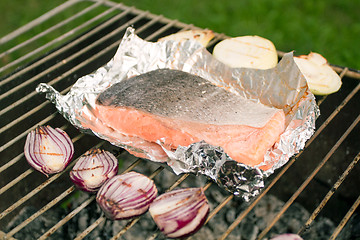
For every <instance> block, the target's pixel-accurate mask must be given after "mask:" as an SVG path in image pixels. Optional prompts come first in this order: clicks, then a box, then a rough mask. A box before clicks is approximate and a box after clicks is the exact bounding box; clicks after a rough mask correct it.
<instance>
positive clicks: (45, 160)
mask: <svg viewBox="0 0 360 240" xmlns="http://www.w3.org/2000/svg"><path fill="white" fill-rule="evenodd" d="M24 154H25V158H26V160H27V161H28V163H29V164H30V165H31V166H32V167H33V168H34V169H36V170H38V171H40V172H41V173H43V174H45V175H46V176H48V174H53V173H58V172H61V171H63V170H64V169H65V167H66V166H67V165H68V164H69V163H70V161H71V159H72V157H73V154H74V145H73V143H72V141H71V139H70V137H69V136H68V135H67V134H66V132H64V131H63V130H61V129H60V128H55V129H54V128H52V127H50V126H38V127H37V128H36V129H35V130H32V131H31V132H30V133H29V134H28V135H27V137H26V141H25V146H24Z"/></svg>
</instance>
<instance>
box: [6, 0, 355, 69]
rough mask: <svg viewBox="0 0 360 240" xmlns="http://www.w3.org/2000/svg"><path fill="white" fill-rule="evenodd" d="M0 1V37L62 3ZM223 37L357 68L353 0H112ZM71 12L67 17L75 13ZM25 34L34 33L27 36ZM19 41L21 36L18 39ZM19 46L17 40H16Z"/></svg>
mask: <svg viewBox="0 0 360 240" xmlns="http://www.w3.org/2000/svg"><path fill="white" fill-rule="evenodd" d="M63 2H64V1H62V0H0V9H1V15H2V20H1V21H0V37H3V36H5V35H6V34H7V33H9V32H12V31H13V30H15V29H17V28H19V27H21V26H23V25H24V24H26V23H28V22H29V21H31V20H33V19H35V18H37V17H39V16H40V15H41V14H43V13H45V12H47V11H49V10H51V9H52V8H54V7H55V6H57V5H59V4H61V3H63ZM114 2H122V3H124V4H125V5H128V6H135V7H136V8H138V9H142V10H149V11H150V12H152V13H154V14H162V15H163V16H165V17H167V18H170V19H178V20H179V21H181V22H184V23H188V24H190V23H191V24H194V25H195V26H198V27H201V28H208V29H212V30H213V31H215V32H218V33H224V34H226V35H228V36H233V37H235V36H241V35H259V36H262V37H265V38H268V39H270V40H271V41H272V42H273V43H274V44H275V46H276V48H277V49H279V50H281V51H285V52H288V51H292V50H295V54H308V53H309V52H310V51H314V52H318V53H320V54H322V55H323V56H324V57H326V58H327V59H328V61H329V62H330V63H332V64H336V65H341V66H348V67H350V68H355V69H360V54H359V53H360V50H359V46H360V1H359V0H317V1H315V0H314V1H312V0H302V1H292V0H271V1H270V0H227V1H212V0H196V1H195V0H178V1H165V0H123V1H120V0H114ZM76 11H77V9H76V8H75V9H71V11H70V12H69V14H74V13H76ZM29 34H34V33H32V32H29ZM24 39H26V37H25V36H24ZM18 41H19V42H21V41H23V40H22V39H21V38H19V39H18ZM0 64H1V63H0Z"/></svg>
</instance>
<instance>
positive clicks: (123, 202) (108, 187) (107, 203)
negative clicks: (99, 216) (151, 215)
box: [96, 172, 157, 220]
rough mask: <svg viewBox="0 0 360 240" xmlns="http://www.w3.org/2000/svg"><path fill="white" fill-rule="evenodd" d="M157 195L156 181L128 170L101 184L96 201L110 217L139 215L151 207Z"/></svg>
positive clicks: (123, 217)
mask: <svg viewBox="0 0 360 240" xmlns="http://www.w3.org/2000/svg"><path fill="white" fill-rule="evenodd" d="M156 196H157V188H156V186H155V184H154V182H153V181H152V180H151V179H150V178H148V177H146V176H144V175H142V174H140V173H137V172H128V173H124V174H121V175H117V176H114V177H112V178H110V179H109V180H108V181H107V182H106V183H105V184H104V185H102V186H101V188H100V190H99V191H98V193H97V196H96V201H97V202H98V204H99V206H100V208H101V209H102V210H103V211H104V213H105V215H106V216H107V217H108V218H110V219H113V220H115V219H127V218H131V217H135V216H139V215H141V214H143V213H145V212H146V211H147V210H148V209H149V205H150V203H151V202H152V201H153V200H154V199H155V198H156Z"/></svg>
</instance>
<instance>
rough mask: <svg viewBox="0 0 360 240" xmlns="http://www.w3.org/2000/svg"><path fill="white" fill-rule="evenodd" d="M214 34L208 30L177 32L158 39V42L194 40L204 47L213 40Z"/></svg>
mask: <svg viewBox="0 0 360 240" xmlns="http://www.w3.org/2000/svg"><path fill="white" fill-rule="evenodd" d="M214 36H215V35H214V32H213V31H211V30H208V29H205V30H188V31H182V32H177V33H174V34H171V35H168V36H166V37H163V38H160V39H159V40H158V41H164V40H175V41H186V40H196V41H198V42H199V43H201V45H203V46H204V47H206V46H207V45H208V43H209V42H210V40H211V39H213V38H214Z"/></svg>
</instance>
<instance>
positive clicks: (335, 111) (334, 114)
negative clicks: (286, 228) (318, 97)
mask: <svg viewBox="0 0 360 240" xmlns="http://www.w3.org/2000/svg"><path fill="white" fill-rule="evenodd" d="M342 76H344V74H342ZM359 90H360V83H359V84H358V85H357V87H356V88H355V89H354V90H352V91H351V93H349V94H348V95H347V97H346V98H345V99H344V100H343V102H342V103H341V104H340V105H338V106H337V107H336V109H335V110H334V111H333V112H332V114H331V115H330V116H329V117H328V118H327V119H326V120H325V121H324V122H323V124H322V125H321V126H320V127H319V128H318V129H317V130H316V131H315V133H314V134H313V136H312V137H311V138H310V139H309V140H308V141H307V142H306V143H305V149H306V148H307V147H308V146H309V145H310V144H311V143H312V142H313V141H314V140H315V139H316V138H317V137H318V136H319V135H320V133H321V132H322V131H323V130H324V129H325V128H326V127H327V126H328V124H329V123H330V122H331V121H332V120H333V119H334V118H335V116H336V115H337V114H338V113H339V112H340V111H341V110H342V109H343V108H344V107H345V106H346V104H347V103H348V102H349V101H350V100H351V99H352V98H353V97H354V96H355V94H356V93H357V92H358V91H359ZM321 103H322V102H320V103H318V105H319V106H320V104H321ZM302 152H303V150H302V151H300V152H299V153H298V154H297V155H296V156H295V157H293V158H291V159H290V160H289V161H288V163H287V164H286V165H285V166H283V167H282V169H281V171H280V172H279V173H278V174H277V175H276V177H275V178H274V179H273V180H272V181H271V182H270V184H269V185H268V186H267V187H265V188H264V190H263V191H262V192H261V193H260V194H259V196H258V197H257V198H256V199H255V200H254V201H253V202H252V203H251V204H250V205H249V207H248V208H247V209H246V210H245V211H243V212H242V213H241V214H240V215H239V216H238V217H237V218H236V219H235V221H234V222H233V223H232V224H231V225H230V226H229V228H228V229H227V231H226V232H224V234H223V235H222V236H221V238H220V239H221V240H224V239H225V238H226V237H227V236H228V235H229V234H230V233H231V232H232V231H233V230H234V229H235V228H236V227H237V226H238V225H239V224H240V223H241V221H242V220H243V219H244V218H245V217H246V216H247V215H248V214H249V213H250V211H251V210H252V209H253V208H254V207H255V206H256V205H257V203H258V202H259V201H260V200H261V199H262V198H263V197H264V196H265V195H266V194H267V192H268V191H269V190H270V189H271V188H272V187H273V186H274V185H275V183H276V182H277V181H278V180H279V179H280V178H281V177H282V176H283V175H284V174H285V173H286V171H287V170H288V169H289V168H290V167H291V165H292V164H293V163H294V162H295V161H296V159H297V158H299V157H300V155H301V154H302Z"/></svg>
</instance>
